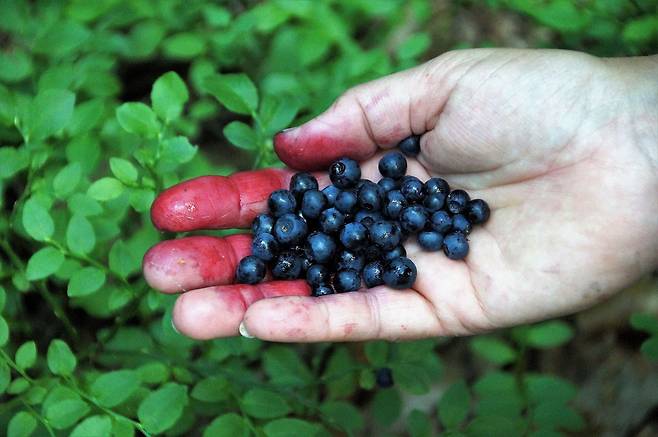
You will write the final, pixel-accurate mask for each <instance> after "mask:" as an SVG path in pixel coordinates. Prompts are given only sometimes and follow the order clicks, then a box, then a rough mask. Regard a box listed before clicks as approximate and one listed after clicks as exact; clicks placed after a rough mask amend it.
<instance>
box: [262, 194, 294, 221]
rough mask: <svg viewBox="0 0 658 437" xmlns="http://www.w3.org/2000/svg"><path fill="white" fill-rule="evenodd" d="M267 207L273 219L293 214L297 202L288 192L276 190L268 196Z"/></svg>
mask: <svg viewBox="0 0 658 437" xmlns="http://www.w3.org/2000/svg"><path fill="white" fill-rule="evenodd" d="M267 206H268V207H269V208H270V212H271V213H272V215H273V216H274V217H281V216H282V215H284V214H290V213H293V212H295V209H296V208H297V201H296V200H295V196H293V195H292V193H291V192H290V191H288V190H276V191H274V192H272V194H270V197H269V199H268V200H267Z"/></svg>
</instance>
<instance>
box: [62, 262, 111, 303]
mask: <svg viewBox="0 0 658 437" xmlns="http://www.w3.org/2000/svg"><path fill="white" fill-rule="evenodd" d="M103 284H105V272H103V271H102V270H100V269H98V268H96V267H84V268H81V269H80V270H78V271H77V272H75V273H74V274H73V276H71V280H70V281H69V286H68V289H67V290H66V293H67V294H68V295H69V297H80V296H87V295H89V294H91V293H93V292H94V291H96V290H98V289H99V288H101V287H102V286H103Z"/></svg>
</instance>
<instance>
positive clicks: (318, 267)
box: [306, 264, 331, 287]
mask: <svg viewBox="0 0 658 437" xmlns="http://www.w3.org/2000/svg"><path fill="white" fill-rule="evenodd" d="M330 279H331V272H330V271H329V268H328V267H327V266H324V265H322V264H313V265H312V266H311V267H309V268H308V270H306V282H308V283H309V285H311V287H316V286H318V285H321V284H327V283H329V280H330Z"/></svg>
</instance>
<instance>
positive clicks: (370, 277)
mask: <svg viewBox="0 0 658 437" xmlns="http://www.w3.org/2000/svg"><path fill="white" fill-rule="evenodd" d="M383 276H384V263H383V262H382V261H379V260H377V261H372V262H370V263H368V264H366V266H365V267H364V268H363V282H365V284H366V287H368V288H372V287H376V286H378V285H382V284H383V283H384V278H383Z"/></svg>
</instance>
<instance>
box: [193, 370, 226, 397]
mask: <svg viewBox="0 0 658 437" xmlns="http://www.w3.org/2000/svg"><path fill="white" fill-rule="evenodd" d="M229 395H230V392H229V382H228V380H227V379H226V378H224V377H223V376H211V377H208V378H204V379H202V380H201V381H199V382H197V384H196V385H195V386H194V388H193V389H192V393H190V396H192V397H193V398H194V399H197V400H199V401H203V402H220V401H223V400H226V399H227V398H228V397H229Z"/></svg>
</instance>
